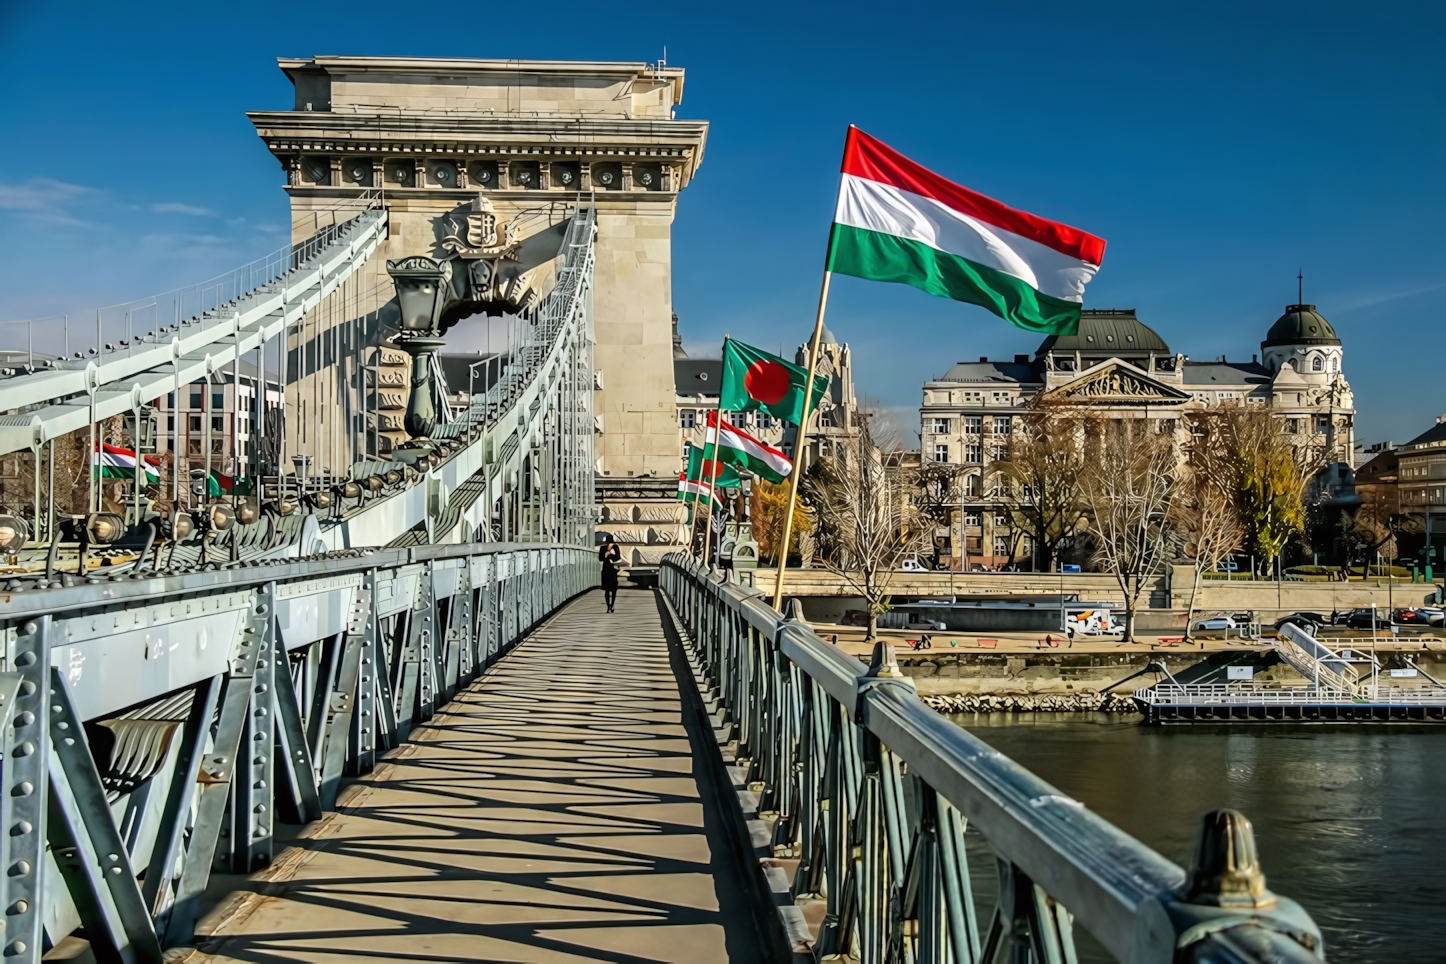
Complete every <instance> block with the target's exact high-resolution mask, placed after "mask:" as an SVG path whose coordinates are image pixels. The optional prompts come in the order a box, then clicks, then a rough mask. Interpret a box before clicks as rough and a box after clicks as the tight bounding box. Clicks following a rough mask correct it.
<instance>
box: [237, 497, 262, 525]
mask: <svg viewBox="0 0 1446 964" xmlns="http://www.w3.org/2000/svg"><path fill="white" fill-rule="evenodd" d="M259 518H261V513H260V512H259V511H258V510H257V508H256V506H254V505H252V504H251V503H250V502H241V503H238V504H237V506H236V521H237V522H239V523H241V524H242V525H243V526H249V525H251V524H252V523H253V522H255V521H256V520H257V519H259Z"/></svg>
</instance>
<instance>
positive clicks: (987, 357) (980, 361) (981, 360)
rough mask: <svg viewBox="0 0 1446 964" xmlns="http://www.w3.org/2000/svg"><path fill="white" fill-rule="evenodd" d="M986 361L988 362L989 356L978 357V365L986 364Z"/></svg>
mask: <svg viewBox="0 0 1446 964" xmlns="http://www.w3.org/2000/svg"><path fill="white" fill-rule="evenodd" d="M987 361H989V356H988V355H980V356H979V363H980V364H981V365H982V364H984V363H985V362H987Z"/></svg>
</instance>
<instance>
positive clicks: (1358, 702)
mask: <svg viewBox="0 0 1446 964" xmlns="http://www.w3.org/2000/svg"><path fill="white" fill-rule="evenodd" d="M1272 650H1273V651H1271V652H1269V653H1263V654H1259V655H1261V656H1270V657H1273V661H1277V662H1283V663H1287V664H1289V665H1290V666H1291V668H1293V669H1294V670H1295V671H1296V672H1297V673H1299V674H1300V675H1301V676H1302V677H1303V678H1304V679H1305V680H1306V681H1307V682H1306V685H1304V686H1288V685H1278V684H1263V683H1256V682H1253V680H1252V677H1253V675H1254V673H1253V669H1254V665H1258V664H1259V663H1260V659H1259V658H1258V656H1257V657H1255V658H1254V659H1252V658H1251V657H1250V656H1247V657H1245V660H1244V661H1243V662H1239V664H1238V665H1236V664H1235V663H1232V661H1231V660H1232V659H1233V657H1230V658H1227V659H1225V660H1206V661H1205V664H1201V666H1200V667H1198V671H1196V672H1190V671H1187V672H1185V673H1181V674H1180V675H1179V677H1176V676H1172V675H1171V674H1170V673H1169V672H1168V671H1164V676H1165V678H1164V679H1163V680H1161V681H1160V682H1158V683H1156V684H1155V685H1153V686H1147V687H1144V688H1143V689H1138V690H1136V691H1135V693H1134V699H1135V704H1136V705H1137V706H1138V707H1139V708H1140V712H1141V713H1143V714H1144V716H1145V722H1146V723H1154V724H1160V723H1446V685H1442V684H1441V683H1440V682H1439V681H1437V680H1435V679H1433V678H1431V677H1430V676H1429V675H1427V674H1426V673H1425V672H1424V671H1423V670H1417V669H1416V668H1414V667H1412V668H1411V669H1410V670H1409V672H1410V674H1411V676H1412V677H1416V676H1417V675H1418V674H1419V675H1420V676H1424V677H1425V678H1426V679H1427V680H1428V681H1429V682H1428V683H1424V684H1417V685H1410V686H1401V685H1396V681H1395V678H1394V677H1383V676H1382V675H1381V666H1380V664H1379V663H1378V662H1377V661H1376V659H1375V657H1374V656H1370V655H1368V654H1364V653H1358V652H1356V651H1354V650H1342V651H1340V652H1337V651H1335V650H1332V649H1331V648H1330V647H1328V646H1326V645H1325V644H1323V643H1321V642H1320V641H1319V640H1317V639H1315V638H1314V637H1312V636H1311V635H1310V634H1308V633H1306V632H1305V631H1303V630H1301V629H1300V628H1298V627H1296V626H1292V625H1289V624H1287V625H1285V626H1283V627H1281V631H1280V636H1279V637H1278V638H1277V639H1276V640H1274V641H1273V646H1272ZM1252 656H1254V654H1252ZM1206 664H1211V665H1206ZM1252 664H1254V665H1252ZM1192 669H1196V668H1194V667H1192ZM1232 671H1235V672H1232ZM1222 677H1223V678H1224V679H1223V680H1222V679H1221V678H1222ZM1383 684H1384V685H1383Z"/></svg>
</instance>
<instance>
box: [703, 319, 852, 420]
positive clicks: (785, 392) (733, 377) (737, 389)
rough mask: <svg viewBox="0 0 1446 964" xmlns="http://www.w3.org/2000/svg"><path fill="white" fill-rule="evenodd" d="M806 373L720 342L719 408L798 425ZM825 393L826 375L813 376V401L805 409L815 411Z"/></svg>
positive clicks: (740, 346) (739, 345)
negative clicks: (758, 413)
mask: <svg viewBox="0 0 1446 964" xmlns="http://www.w3.org/2000/svg"><path fill="white" fill-rule="evenodd" d="M807 380H808V372H807V371H806V370H805V369H803V368H801V367H799V366H798V365H795V364H793V363H792V362H786V361H784V360H783V359H782V358H779V357H778V356H777V355H770V354H769V353H768V352H766V351H760V350H759V349H757V348H754V347H753V346H752V345H745V344H743V342H741V341H734V340H733V339H732V338H729V339H727V340H725V341H724V342H723V385H722V388H721V389H720V392H719V397H718V407H719V408H720V409H722V410H723V411H725V412H752V411H757V410H762V411H765V412H768V413H769V414H771V415H772V416H774V417H775V418H781V419H783V420H784V421H785V422H792V423H793V424H794V425H798V424H799V423H800V422H802V421H803V385H804V382H806V381H807ZM826 391H828V376H827V375H815V376H813V398H811V399H809V402H808V410H809V411H810V412H816V411H818V400H819V399H820V398H822V397H823V393H824V392H826Z"/></svg>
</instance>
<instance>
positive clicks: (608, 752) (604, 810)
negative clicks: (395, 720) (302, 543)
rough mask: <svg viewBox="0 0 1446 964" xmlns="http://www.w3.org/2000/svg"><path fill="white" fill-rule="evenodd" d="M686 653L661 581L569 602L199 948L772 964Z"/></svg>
mask: <svg viewBox="0 0 1446 964" xmlns="http://www.w3.org/2000/svg"><path fill="white" fill-rule="evenodd" d="M680 667H681V669H682V672H684V673H686V667H685V666H682V664H681V663H680V655H679V654H678V653H677V652H670V648H669V643H668V639H667V637H666V636H665V634H664V630H663V625H662V621H661V618H660V609H659V606H658V600H657V598H656V596H655V594H654V593H653V592H650V591H625V592H622V593H620V594H619V598H618V605H617V612H616V613H613V614H608V613H606V612H605V611H604V607H603V604H602V596H601V594H600V593H596V592H594V593H589V594H587V595H584V596H582V597H579V598H578V599H576V600H574V601H573V602H571V603H569V604H568V605H567V606H565V607H564V608H563V609H561V610H560V611H559V612H558V613H556V614H555V615H554V616H553V617H552V618H551V619H550V620H548V621H547V622H546V623H544V624H543V625H542V626H541V627H539V628H538V629H537V630H536V631H535V632H534V633H533V634H532V635H531V636H530V637H528V638H527V639H526V640H525V641H524V642H523V643H522V644H521V645H520V646H518V647H517V649H516V650H515V651H513V652H512V653H511V654H510V655H508V656H507V657H505V658H503V659H502V660H500V661H499V662H498V663H497V664H495V665H494V666H492V667H491V668H489V670H488V671H487V672H486V674H485V675H484V676H483V677H482V678H481V679H479V680H478V681H476V682H475V683H473V684H472V685H471V686H469V687H468V688H467V689H466V690H465V691H464V692H462V693H461V694H459V696H458V698H457V699H456V700H454V701H453V702H452V703H450V704H448V705H447V706H446V707H445V708H443V710H442V711H441V712H439V713H438V714H437V716H436V717H435V718H434V719H432V720H430V721H428V723H427V724H425V725H424V726H422V727H419V728H418V729H416V730H414V731H413V733H412V738H411V741H410V742H409V743H407V744H406V745H405V746H403V747H402V748H400V749H399V750H397V751H395V752H394V753H393V754H392V755H391V756H389V757H388V758H387V760H386V761H385V762H384V764H383V765H381V766H379V767H378V769H377V771H376V772H375V773H374V774H372V775H371V776H370V777H368V778H366V779H365V780H363V781H361V782H359V783H358V784H357V785H356V786H354V787H352V788H351V790H350V791H349V792H348V793H347V794H346V795H345V797H344V798H343V799H344V804H343V806H342V807H341V809H340V810H339V811H338V812H336V813H332V814H329V815H327V817H326V818H324V819H323V820H322V821H319V822H318V823H317V824H315V825H313V826H312V827H311V828H309V831H308V833H307V834H306V835H305V836H304V839H302V840H301V841H299V842H298V846H297V848H295V849H293V850H291V851H288V852H287V853H285V854H283V855H282V856H281V858H280V859H278V861H277V863H276V864H275V865H274V866H273V867H272V868H270V869H269V870H268V871H266V872H263V873H261V874H258V875H256V877H254V878H252V880H251V882H250V884H249V890H248V891H245V892H240V893H238V894H236V895H233V896H232V897H231V898H230V899H229V900H228V901H226V902H224V903H223V905H222V906H221V907H219V908H218V909H217V911H216V912H214V913H213V914H212V915H211V922H210V934H209V936H208V937H207V939H206V940H205V943H204V944H203V945H202V948H201V951H200V952H198V953H197V954H196V955H193V956H192V958H191V960H195V961H203V960H209V961H216V962H230V961H246V962H281V961H313V962H332V961H336V962H349V964H357V962H359V961H365V962H376V961H529V962H532V961H536V962H583V961H589V962H595V961H620V962H643V961H649V962H652V961H686V962H689V964H710V962H715V961H730V960H731V961H748V962H753V961H768V960H772V959H774V958H775V953H774V950H773V949H772V948H771V947H769V946H767V945H766V941H767V938H765V937H762V936H760V933H761V931H762V930H763V929H762V928H761V927H760V926H759V925H758V923H757V919H758V905H757V904H756V903H755V902H756V901H757V899H758V898H757V897H756V895H753V894H751V893H748V892H747V891H748V890H749V885H748V883H747V878H746V877H745V876H744V874H743V872H742V870H741V869H740V868H739V867H738V866H737V864H738V862H737V861H735V860H733V859H731V858H730V856H729V853H730V851H729V848H728V840H729V838H728V836H727V830H726V827H727V824H726V823H725V821H726V820H727V819H729V817H728V816H727V815H725V814H723V813H721V812H719V807H718V806H717V805H715V804H714V802H713V801H715V800H717V799H719V794H718V793H717V788H716V787H712V786H710V785H708V784H706V783H705V782H704V781H707V780H709V779H710V776H709V773H710V771H711V768H710V767H708V766H706V765H704V764H703V763H700V762H699V758H697V757H695V753H696V752H697V751H698V749H700V748H703V749H711V752H715V753H716V744H715V745H713V747H712V748H710V747H708V745H707V744H705V743H704V741H705V740H706V741H711V739H712V737H711V734H708V733H706V732H703V731H702V728H701V726H700V725H697V724H695V723H694V722H693V717H692V716H691V715H690V713H689V706H690V705H691V704H689V703H687V702H685V698H686V696H687V695H685V694H684V693H683V692H682V691H680V689H679V686H680V680H679V676H678V672H679V668H680ZM683 679H684V681H685V682H684V684H683V685H686V686H691V685H692V683H691V682H690V681H687V677H686V676H685V677H683ZM691 698H692V699H696V696H692V697H691ZM725 789H727V788H725Z"/></svg>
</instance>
